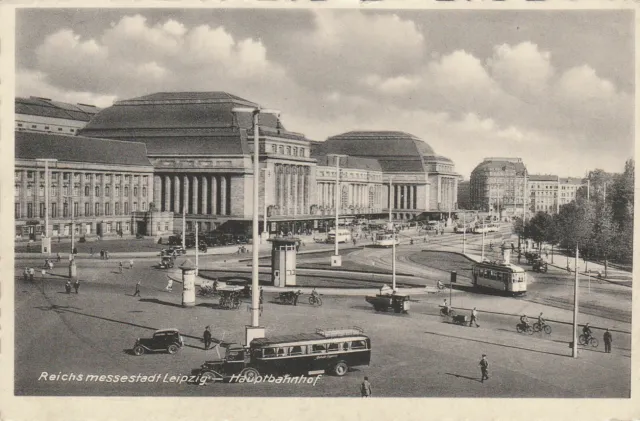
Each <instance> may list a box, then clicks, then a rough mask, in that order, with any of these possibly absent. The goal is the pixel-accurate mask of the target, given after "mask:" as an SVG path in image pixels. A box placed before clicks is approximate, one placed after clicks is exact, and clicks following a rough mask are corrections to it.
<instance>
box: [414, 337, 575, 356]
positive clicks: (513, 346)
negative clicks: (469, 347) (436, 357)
mask: <svg viewBox="0 0 640 421" xmlns="http://www.w3.org/2000/svg"><path fill="white" fill-rule="evenodd" d="M424 333H428V334H430V335H436V336H442V337H445V338H452V339H462V340H463V341H471V342H477V343H481V344H488V345H495V346H500V347H503V348H511V349H520V350H523V351H530V352H536V353H539V354H549V355H557V356H559V357H568V356H569V355H567V354H559V353H557V352H550V351H541V350H539V349H533V348H525V347H522V346H516V345H506V344H501V343H497V342H490V341H483V340H480V339H473V338H464V337H461V336H454V335H447V334H444V333H436V332H429V331H425V332H424Z"/></svg>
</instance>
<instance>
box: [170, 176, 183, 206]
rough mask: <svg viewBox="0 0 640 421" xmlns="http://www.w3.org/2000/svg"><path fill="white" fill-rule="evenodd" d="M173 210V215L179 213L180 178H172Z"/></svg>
mask: <svg viewBox="0 0 640 421" xmlns="http://www.w3.org/2000/svg"><path fill="white" fill-rule="evenodd" d="M172 184H173V208H172V209H171V210H172V211H173V212H174V213H180V210H181V209H180V178H178V176H177V175H174V176H173V183H172Z"/></svg>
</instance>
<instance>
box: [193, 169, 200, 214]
mask: <svg viewBox="0 0 640 421" xmlns="http://www.w3.org/2000/svg"><path fill="white" fill-rule="evenodd" d="M191 183H192V187H191V189H192V192H193V193H192V196H191V213H192V214H194V215H197V214H199V213H200V212H198V187H199V184H198V176H197V175H194V176H192V177H191Z"/></svg>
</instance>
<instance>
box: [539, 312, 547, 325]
mask: <svg viewBox="0 0 640 421" xmlns="http://www.w3.org/2000/svg"><path fill="white" fill-rule="evenodd" d="M538 324H539V325H540V328H542V327H543V326H544V325H545V324H546V322H545V321H544V319H543V318H542V312H540V315H539V316H538Z"/></svg>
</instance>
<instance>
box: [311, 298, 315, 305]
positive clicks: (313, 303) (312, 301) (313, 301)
mask: <svg viewBox="0 0 640 421" xmlns="http://www.w3.org/2000/svg"><path fill="white" fill-rule="evenodd" d="M315 303H316V300H314V299H313V297H309V304H311V305H315Z"/></svg>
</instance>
